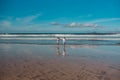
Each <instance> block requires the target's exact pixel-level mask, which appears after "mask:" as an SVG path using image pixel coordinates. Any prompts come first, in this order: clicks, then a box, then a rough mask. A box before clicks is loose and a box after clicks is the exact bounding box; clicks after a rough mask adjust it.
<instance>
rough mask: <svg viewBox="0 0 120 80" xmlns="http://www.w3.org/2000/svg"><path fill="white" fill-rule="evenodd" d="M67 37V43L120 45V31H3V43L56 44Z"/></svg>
mask: <svg viewBox="0 0 120 80" xmlns="http://www.w3.org/2000/svg"><path fill="white" fill-rule="evenodd" d="M57 37H60V38H61V40H60V44H62V38H63V37H66V44H67V45H120V33H1V34H0V43H1V44H3V43H4V44H38V45H55V44H56V43H57V41H56V39H57Z"/></svg>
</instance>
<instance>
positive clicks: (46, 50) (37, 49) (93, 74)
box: [0, 44, 120, 80]
mask: <svg viewBox="0 0 120 80" xmlns="http://www.w3.org/2000/svg"><path fill="white" fill-rule="evenodd" d="M119 49H120V46H109V47H108V46H79V45H77V46H75V45H65V46H63V45H27V44H0V80H119V79H120V54H119V51H120V50H119ZM113 50H115V51H113ZM113 54H114V55H113Z"/></svg>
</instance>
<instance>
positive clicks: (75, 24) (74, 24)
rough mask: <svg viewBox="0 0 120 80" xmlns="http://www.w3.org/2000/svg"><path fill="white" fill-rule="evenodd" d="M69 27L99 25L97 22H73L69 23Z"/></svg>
mask: <svg viewBox="0 0 120 80" xmlns="http://www.w3.org/2000/svg"><path fill="white" fill-rule="evenodd" d="M65 26H67V27H98V25H97V24H90V23H77V22H72V23H69V24H67V25H65Z"/></svg>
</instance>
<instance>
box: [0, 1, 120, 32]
mask: <svg viewBox="0 0 120 80" xmlns="http://www.w3.org/2000/svg"><path fill="white" fill-rule="evenodd" d="M119 4H120V0H0V33H9V32H10V33H11V32H13V33H17V32H18V33H19V32H21V33H23V32H24V33H27V32H33V33H34V32H37V33H49V32H78V33H79V32H120V5H119Z"/></svg>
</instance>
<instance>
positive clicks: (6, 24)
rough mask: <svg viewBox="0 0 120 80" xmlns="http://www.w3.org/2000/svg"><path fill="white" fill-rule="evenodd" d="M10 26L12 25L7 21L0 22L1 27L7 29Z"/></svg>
mask: <svg viewBox="0 0 120 80" xmlns="http://www.w3.org/2000/svg"><path fill="white" fill-rule="evenodd" d="M11 25H12V23H11V22H10V21H8V20H3V21H1V22H0V26H1V27H9V26H11Z"/></svg>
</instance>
